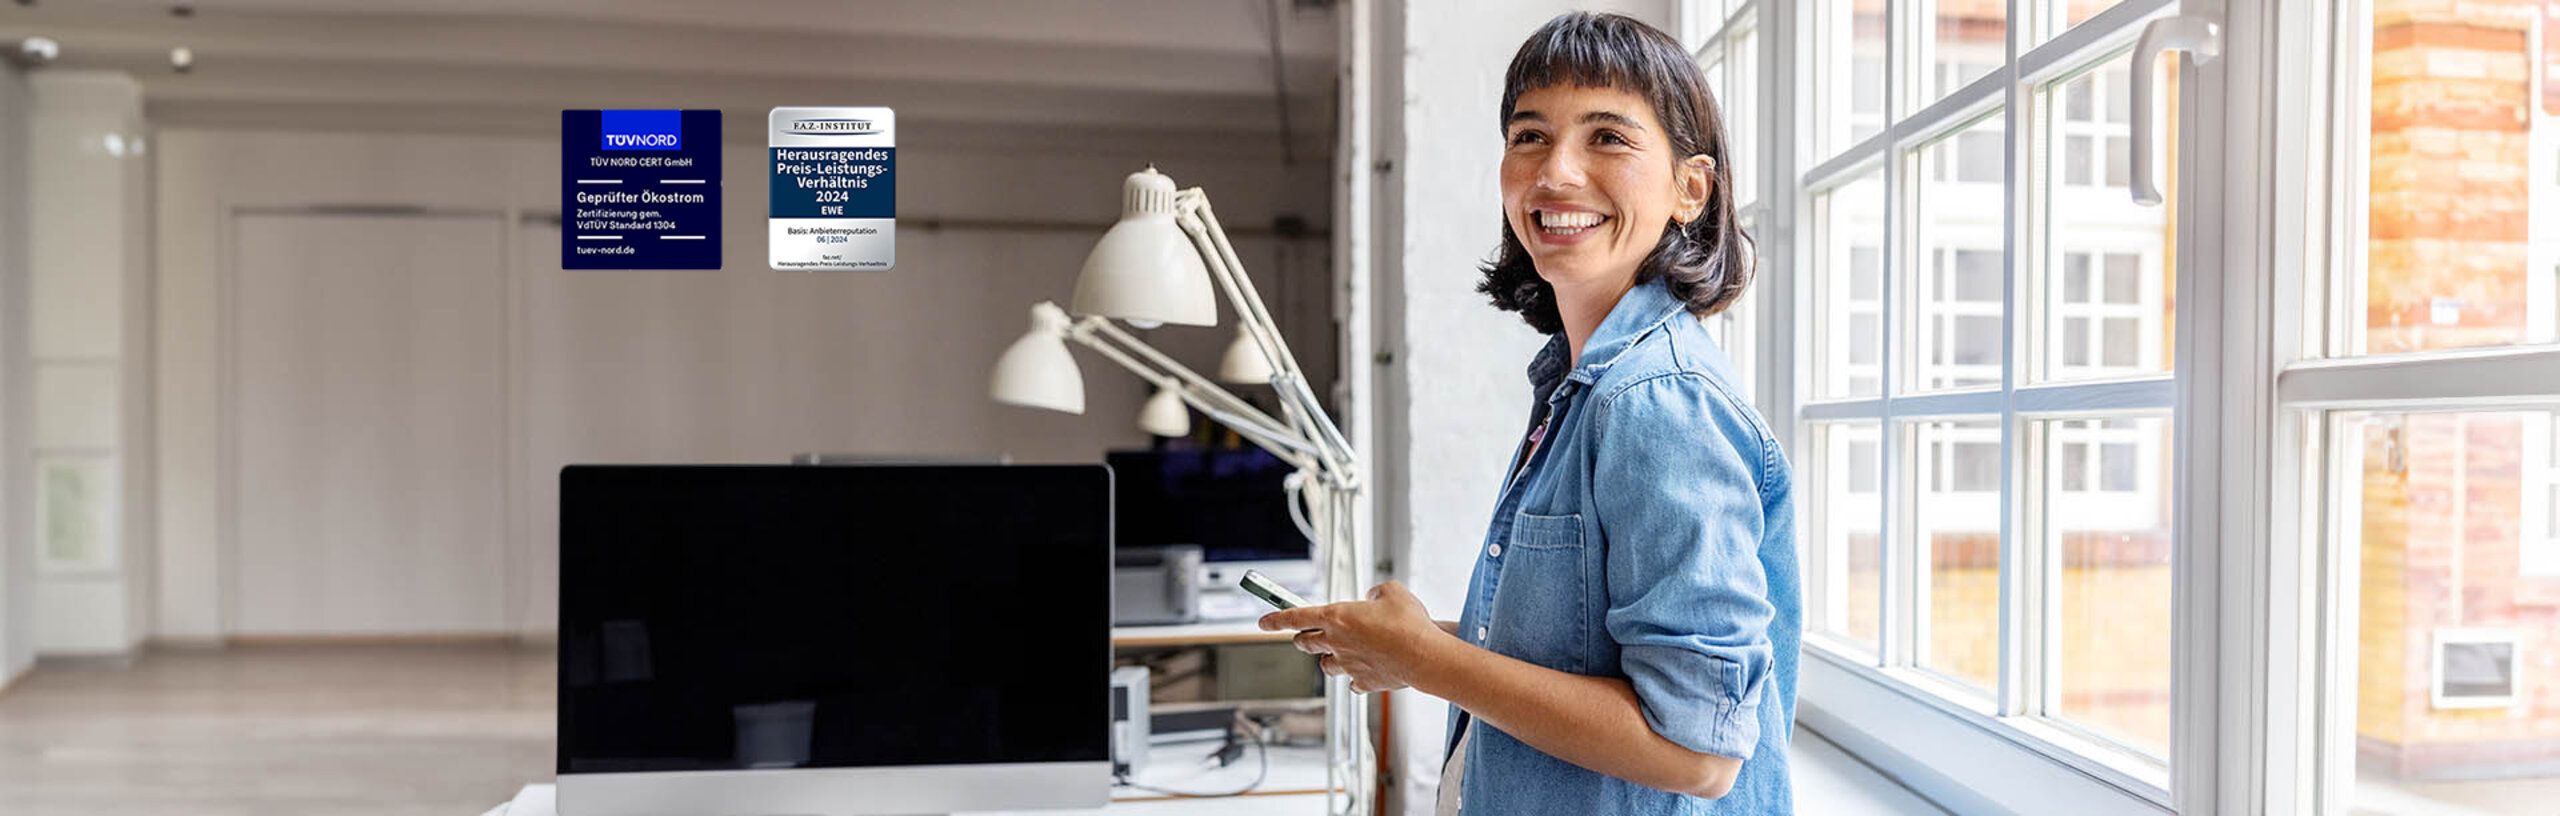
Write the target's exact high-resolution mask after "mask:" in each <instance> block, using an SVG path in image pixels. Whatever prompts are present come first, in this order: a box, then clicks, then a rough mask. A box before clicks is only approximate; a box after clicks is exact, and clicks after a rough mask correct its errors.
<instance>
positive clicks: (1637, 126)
mask: <svg viewBox="0 0 2560 816" xmlns="http://www.w3.org/2000/svg"><path fill="white" fill-rule="evenodd" d="M1593 122H1605V123H1608V124H1612V125H1617V126H1619V127H1622V128H1626V129H1628V130H1643V129H1644V123H1642V122H1638V121H1636V120H1635V119H1633V118H1630V117H1628V116H1627V115H1625V114H1621V113H1616V112H1612V111H1604V110H1602V111H1592V112H1590V113H1586V114H1583V115H1582V123H1583V124H1586V125H1588V124H1591V123H1593Z"/></svg>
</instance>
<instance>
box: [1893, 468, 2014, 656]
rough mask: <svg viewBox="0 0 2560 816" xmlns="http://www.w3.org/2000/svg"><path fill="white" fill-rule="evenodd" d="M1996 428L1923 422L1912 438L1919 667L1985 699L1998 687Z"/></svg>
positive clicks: (1998, 583) (1998, 550) (1997, 471)
mask: <svg viewBox="0 0 2560 816" xmlns="http://www.w3.org/2000/svg"><path fill="white" fill-rule="evenodd" d="M2000 425H2001V423H2000V421H1999V420H1997V419H1974V420H1955V421H1942V422H1922V423H1917V424H1915V425H1914V426H1913V429H1914V431H1915V433H1913V434H1912V435H1911V439H1912V441H1913V443H1914V444H1913V447H1914V448H1915V449H1916V450H1915V453H1916V456H1914V457H1913V459H1912V465H1913V469H1912V473H1913V474H1914V475H1915V476H1916V477H1917V480H1918V482H1919V492H1918V493H1917V494H1916V496H1917V498H1918V499H1919V501H1917V502H1916V503H1915V504H1914V505H1913V508H1914V510H1913V513H1914V516H1913V518H1914V522H1915V525H1916V527H1917V530H1916V533H1917V534H1916V535H1914V536H1913V537H1912V538H1913V541H1914V543H1916V544H1917V545H1918V552H1917V558H1916V560H1915V561H1914V563H1916V564H1919V565H1920V566H1921V568H1922V575H1921V581H1920V584H1921V586H1920V591H1919V600H1920V610H1921V611H1920V614H1921V630H1922V631H1923V632H1925V633H1926V634H1925V635H1924V636H1923V637H1922V638H1921V643H1920V644H1919V645H1920V648H1919V650H1918V654H1919V664H1920V665H1922V666H1925V667H1928V668H1930V669H1934V670H1936V671H1938V672H1940V673H1943V674H1946V675H1947V676H1949V677H1952V678H1955V679H1957V680H1959V681H1962V682H1964V683H1967V684H1970V685H1972V686H1974V687H1976V688H1979V689H1981V690H1983V691H1985V692H1990V691H1993V690H1996V689H1998V688H1999V685H2000V681H1999V677H2000V471H2001V469H2002V468H2001V462H2000Z"/></svg>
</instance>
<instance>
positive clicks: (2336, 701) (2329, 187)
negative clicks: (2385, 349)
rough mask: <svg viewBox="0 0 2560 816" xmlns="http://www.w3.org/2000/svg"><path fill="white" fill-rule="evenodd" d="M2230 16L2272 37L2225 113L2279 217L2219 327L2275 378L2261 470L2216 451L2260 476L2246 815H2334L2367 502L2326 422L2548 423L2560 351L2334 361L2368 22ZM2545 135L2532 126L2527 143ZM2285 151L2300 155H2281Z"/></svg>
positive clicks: (2358, 178) (2321, 13)
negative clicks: (2243, 301)
mask: <svg viewBox="0 0 2560 816" xmlns="http://www.w3.org/2000/svg"><path fill="white" fill-rule="evenodd" d="M2229 2H2231V3H2232V4H2233V5H2234V6H2235V7H2239V8H2245V9H2246V10H2247V11H2249V12H2250V13H2249V14H2248V15H2247V16H2246V17H2236V18H2235V20H2239V19H2246V20H2248V21H2250V22H2253V23H2256V24H2258V25H2261V26H2263V27H2264V28H2265V30H2266V31H2267V32H2268V34H2267V35H2266V39H2267V43H2266V45H2265V46H2264V48H2263V50H2264V53H2260V54H2252V55H2249V56H2250V58H2249V59H2248V61H2247V64H2248V65H2249V66H2251V67H2253V68H2254V69H2256V70H2257V71H2260V72H2261V73H2260V74H2259V75H2258V77H2253V78H2262V79H2261V81H2262V82H2264V83H2265V88H2264V90H2263V91H2262V92H2253V93H2248V94H2244V93H2243V92H2242V91H2241V90H2240V89H2241V88H2242V86H2243V83H2244V80H2243V78H2242V76H2241V75H2240V74H2239V73H2237V70H2238V69H2239V68H2240V67H2241V64H2239V63H2235V65H2234V70H2235V73H2234V74H2233V75H2232V78H2231V82H2232V86H2231V87H2232V89H2233V95H2234V98H2235V99H2234V101H2235V104H2234V105H2233V106H2232V110H2233V111H2245V112H2248V113H2251V114H2253V118H2255V119H2259V120H2263V122H2264V124H2265V126H2267V127H2269V128H2270V129H2271V131H2272V132H2271V133H2270V134H2269V135H2270V138H2268V139H2266V140H2264V142H2263V144H2262V146H2261V147H2259V148H2258V149H2257V151H2256V153H2255V155H2254V156H2253V158H2254V160H2255V161H2256V162H2257V163H2258V164H2259V166H2262V167H2265V168H2267V170H2268V172H2267V173H2266V187H2265V192H2264V194H2263V196H2262V199H2263V205H2264V206H2265V207H2266V208H2267V209H2266V212H2268V213H2272V214H2274V215H2275V216H2276V217H2273V218H2270V219H2268V220H2267V221H2266V222H2265V223H2263V224H2261V225H2259V231H2258V235H2259V236H2262V239H2261V240H2260V241H2259V244H2260V245H2259V246H2258V247H2257V249H2259V250H2261V251H2263V252H2264V253H2265V255H2264V256H2263V258H2264V260H2265V261H2266V262H2267V263H2268V264H2269V265H2270V271H2271V272H2272V274H2269V275H2266V276H2264V279H2265V280H2267V281H2269V282H2270V285H2271V288H2266V287H2261V288H2260V290H2259V291H2256V292H2253V293H2251V297H2252V298H2253V299H2254V304H2253V305H2256V306H2259V307H2262V308H2263V309H2264V311H2263V312H2259V313H2258V314H2259V315H2261V317H2260V318H2259V319H2258V320H2257V322H2256V323H2254V324H2253V323H2250V322H2249V321H2246V320H2234V321H2233V322H2232V323H2231V325H2232V326H2233V327H2235V328H2245V329H2249V330H2255V331H2258V332H2260V334H2258V335H2257V336H2255V337H2252V338H2251V340H2252V342H2250V343H2243V344H2235V345H2237V346H2243V348H2226V350H2225V352H2226V355H2227V356H2229V355H2249V356H2253V357H2255V358H2256V359H2257V360H2263V361H2266V362H2265V363H2264V364H2265V365H2267V366H2268V373H2270V374H2271V375H2272V377H2271V378H2270V379H2271V382H2261V383H2256V384H2253V387H2254V390H2255V392H2256V393H2255V394H2254V395H2253V399H2255V400H2258V402H2257V405H2259V406H2263V408H2262V411H2263V413H2262V415H2260V416H2256V417H2252V418H2251V421H2252V422H2255V423H2263V424H2264V425H2265V426H2266V427H2268V428H2270V429H2271V431H2272V432H2271V433H2269V434H2268V435H2267V436H2266V437H2265V439H2266V440H2267V441H2266V443H2265V446H2264V448H2263V449H2262V450H2261V451H2257V452H2255V453H2257V454H2259V455H2262V456H2263V457H2264V458H2263V461H2262V463H2261V466H2259V467H2256V468H2252V467H2250V466H2249V464H2248V463H2247V462H2244V461H2236V460H2235V458H2234V457H2235V455H2240V454H2243V453H2245V452H2240V451H2226V452H2225V453H2224V458H2225V469H2226V470H2227V471H2228V472H2231V473H2234V474H2240V475H2244V476H2246V477H2247V478H2249V479H2252V480H2255V484H2253V485H2251V487H2252V488H2254V489H2262V490H2264V491H2266V492H2265V493H2264V494H2263V495H2266V496H2268V497H2269V498H2270V499H2271V506H2270V507H2269V508H2268V510H2269V512H2267V514H2266V516H2265V519H2264V524H2265V527H2264V531H2265V533H2264V535H2265V538H2264V540H2265V545H2264V547H2263V549H2262V550H2260V551H2259V553H2258V554H2259V555H2262V556H2263V557H2264V558H2265V560H2264V561H2263V565H2264V570H2265V578H2264V580H2263V582H2262V583H2261V584H2260V586H2261V587H2263V589H2264V594H2263V597H2262V599H2263V601H2264V605H2263V607H2261V609H2260V611H2261V612H2263V613H2264V614H2265V619H2264V620H2263V623H2264V624H2265V626H2264V628H2263V629H2262V630H2259V631H2257V632H2253V633H2251V634H2254V635H2257V636H2259V637H2261V638H2262V639H2263V640H2262V642H2264V643H2265V644H2267V648H2266V650H2265V651H2264V652H2263V654H2265V655H2267V656H2268V659H2267V660H2266V661H2265V663H2264V664H2263V665H2260V666H2257V667H2255V668H2256V669H2258V670H2260V671H2262V672H2263V674H2262V675H2260V676H2261V677H2262V678H2263V684H2264V688H2263V693H2264V694H2265V695H2266V700H2267V701H2268V702H2267V704H2265V705H2263V706H2262V707H2261V711H2260V712H2259V713H2260V714H2261V715H2262V717H2261V719H2259V720H2256V721H2255V722H2252V723H2249V724H2250V725H2252V726H2255V727H2258V728H2260V729H2262V733H2263V734H2264V735H2265V737H2266V739H2265V742H2264V745H2263V749H2264V750H2265V751H2266V753H2265V754H2264V756H2265V757H2266V764H2265V765H2264V766H2263V768H2262V769H2260V773H2259V775H2258V782H2259V783H2260V784H2259V786H2258V787H2257V788H2256V789H2255V790H2252V791H2249V793H2253V794H2255V795H2256V798H2255V799H2254V800H2247V802H2248V803H2249V804H2251V805H2253V806H2256V807H2261V808H2263V811H2262V812H2266V813H2307V814H2330V815H2334V816H2343V814H2346V813H2348V812H2349V808H2350V806H2351V805H2352V803H2353V794H2354V784H2355V776H2356V771H2355V728H2356V723H2355V718H2356V711H2355V699H2356V672H2354V671H2327V669H2328V668H2329V667H2331V666H2333V665H2336V664H2338V663H2342V662H2347V661H2351V660H2352V659H2353V655H2354V654H2355V653H2356V641H2357V626H2358V621H2357V610H2358V598H2357V593H2358V590H2359V580H2358V578H2359V558H2360V556H2361V549H2362V547H2361V542H2360V541H2359V540H2358V536H2357V532H2358V530H2359V529H2360V527H2361V520H2362V515H2363V514H2362V508H2361V506H2360V497H2361V492H2362V491H2360V490H2352V489H2344V490H2341V489H2337V488H2339V487H2342V486H2348V485H2355V484H2358V483H2359V482H2360V480H2361V479H2362V472H2361V467H2360V465H2359V464H2358V461H2359V460H2358V457H2354V456H2344V455H2327V453H2328V452H2329V451H2337V450H2352V449H2351V448H2347V447H2346V446H2347V445H2350V444H2354V443H2355V442H2356V441H2357V440H2356V439H2355V437H2354V435H2353V428H2351V427H2348V426H2347V425H2346V423H2343V422H2341V421H2339V418H2338V417H2337V414H2338V413H2339V412H2347V411H2482V410H2514V409H2547V408H2550V407H2552V406H2553V405H2555V404H2560V387H2555V386H2554V385H2553V383H2560V346H2555V345H2548V344H2546V345H2528V346H2515V347H2497V348H2478V349H2462V350H2452V351H2436V352H2423V353H2406V354H2380V355H2371V356H2346V355H2347V354H2348V353H2349V352H2351V351H2354V350H2357V349H2361V348H2362V346H2363V344H2362V342H2361V341H2362V336H2361V335H2362V326H2363V323H2364V321H2363V320H2361V319H2355V318H2356V317H2357V316H2355V315H2351V314H2349V311H2350V309H2351V308H2352V306H2353V305H2354V304H2360V303H2361V302H2362V300H2363V298H2362V295H2363V290H2362V287H2363V281H2364V277H2365V274H2364V269H2363V267H2362V261H2363V258H2364V255H2363V248H2364V246H2365V243H2364V242H2365V220H2366V213H2368V212H2369V202H2368V200H2367V196H2366V191H2367V189H2368V188H2367V184H2368V181H2367V177H2366V176H2367V174H2366V166H2365V165H2366V163H2367V162H2368V159H2367V157H2366V153H2365V149H2366V142H2367V140H2368V137H2367V133H2366V130H2367V128H2365V127H2363V126H2362V124H2361V123H2363V122H2367V121H2370V120H2369V113H2368V111H2367V109H2366V107H2365V105H2366V103H2367V102H2368V101H2369V97H2368V94H2369V89H2370V88H2371V86H2372V81H2371V73H2370V58H2371V56H2372V53H2373V44H2372V40H2371V25H2370V22H2371V20H2372V14H2373V10H2372V7H2371V5H2370V3H2369V0H2330V2H2325V3H2318V4H2310V5H2296V4H2294V3H2290V2H2277V0H2229ZM2232 42H2238V41H2237V40H2236V39H2235V40H2232ZM2535 42H2536V44H2538V39H2536V40H2535ZM2234 56H2240V55H2238V54H2235V55H2234ZM2535 105H2536V106H2537V108H2538V107H2539V100H2538V99H2536V100H2535ZM2536 119H2537V124H2540V123H2541V122H2542V121H2548V119H2547V118H2546V117H2541V116H2537V117H2536ZM2247 135H2248V134H2244V133H2241V132H2238V131H2235V132H2234V133H2232V139H2233V141H2232V143H2233V144H2246V142H2243V141H2241V139H2243V138H2245V137H2246V136H2247ZM2540 135H2541V134H2540V133H2539V128H2537V133H2536V137H2537V141H2540ZM2287 139H2291V140H2293V141H2292V142H2291V144H2293V145H2310V146H2311V147H2312V149H2310V150H2300V149H2287V148H2280V147H2278V145H2279V144H2282V143H2284V141H2285V140H2287ZM2547 152H2548V151H2547V150H2545V149H2544V146H2543V145H2539V144H2537V145H2536V146H2535V156H2536V157H2537V158H2536V168H2535V170H2536V172H2540V171H2543V170H2545V169H2547V168H2548V167H2549V166H2548V165H2545V164H2542V163H2541V161H2542V158H2543V157H2544V155H2545V154H2546V153H2547ZM2233 206H2234V207H2235V209H2236V208H2237V207H2238V206H2239V203H2238V202H2234V203H2233ZM2532 206H2533V208H2534V212H2535V213H2536V217H2543V216H2544V215H2545V213H2546V212H2547V208H2545V207H2544V206H2542V201H2541V200H2539V199H2537V200H2535V201H2534V203H2533V205H2532ZM2293 214H2300V215H2301V216H2302V217H2299V218H2293V217H2289V216H2291V215H2293ZM2234 234H2235V235H2237V234H2240V233H2239V232H2238V231H2234ZM2545 260H2546V258H2544V257H2537V258H2536V259H2535V261H2534V262H2535V263H2536V264H2537V265H2539V264H2541V263H2542V262H2544V261H2545ZM2538 277H2540V276H2534V277H2529V278H2528V280H2529V281H2532V280H2535V279H2537V278H2538ZM2236 289H2238V287H2226V289H2225V291H2226V293H2227V292H2230V291H2235V290H2236ZM2537 294H2547V293H2541V292H2538V293H2537ZM2232 308H2235V309H2237V308H2239V304H2234V305H2233V306H2232ZM2532 322H2533V321H2532V320H2530V319H2529V320H2528V323H2529V324H2530V323H2532ZM2333 329H2334V330H2333ZM2247 346H2254V348H2247ZM2532 427H2533V423H2528V424H2527V428H2528V429H2530V428H2532ZM2546 450H2547V446H2546ZM2528 481H2530V480H2528ZM2546 518H2547V514H2546ZM2225 628H2226V631H2229V627H2228V626H2226V627H2225ZM2225 671H2226V673H2227V672H2229V671H2230V669H2229V668H2226V669H2225Z"/></svg>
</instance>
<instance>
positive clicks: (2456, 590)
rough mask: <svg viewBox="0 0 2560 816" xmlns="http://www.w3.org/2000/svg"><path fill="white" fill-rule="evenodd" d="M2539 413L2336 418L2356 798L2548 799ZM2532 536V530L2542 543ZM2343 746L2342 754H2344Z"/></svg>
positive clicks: (2549, 657)
mask: <svg viewBox="0 0 2560 816" xmlns="http://www.w3.org/2000/svg"><path fill="white" fill-rule="evenodd" d="M2552 421H2553V415H2552V414H2551V413H2550V412H2548V411H2538V410H2537V411H2495V412H2473V413H2408V414H2394V413H2373V414H2365V415H2356V414H2348V415H2342V416H2339V417H2337V422H2336V427H2337V428H2338V431H2337V434H2336V436H2334V437H2333V439H2334V445H2333V447H2332V448H2331V456H2333V457H2336V458H2337V459H2339V460H2340V461H2338V463H2337V464H2338V465H2339V467H2338V468H2337V469H2336V470H2334V471H2333V472H2335V473H2338V474H2340V477H2341V478H2340V479H2339V481H2341V482H2343V484H2340V485H2338V486H2337V487H2336V488H2334V490H2335V492H2333V493H2332V494H2331V495H2330V497H2329V501H2330V502H2332V503H2334V504H2335V505H2336V506H2337V507H2339V508H2340V513H2339V516H2340V521H2341V522H2342V523H2340V524H2337V525H2335V527H2337V528H2339V532H2338V533H2337V535H2338V536H2339V537H2340V541H2339V544H2338V545H2337V546H2338V547H2339V549H2338V550H2337V551H2334V552H2333V554H2332V556H2331V557H2332V558H2334V559H2338V560H2339V562H2340V563H2342V564H2345V565H2347V567H2348V569H2349V570H2351V571H2350V572H2348V573H2347V575H2346V576H2344V578H2343V580H2344V582H2345V583H2346V585H2347V586H2346V587H2345V589H2344V591H2346V592H2349V593H2352V594H2351V595H2350V596H2349V597H2350V598H2352V601H2353V603H2354V605H2355V610H2356V612H2355V615H2356V625H2357V629H2356V630H2355V631H2353V632H2350V633H2348V634H2349V638H2348V640H2349V642H2351V643H2353V644H2354V647H2353V654H2352V656H2348V657H2342V658H2341V660H2342V662H2343V663H2344V665H2338V666H2334V667H2332V669H2331V670H2332V671H2341V672H2344V671H2352V672H2354V675H2353V676H2354V677H2355V679H2356V682H2355V683H2354V684H2353V692H2352V694H2353V699H2351V700H2347V701H2340V703H2339V704H2340V705H2345V706H2349V707H2350V708H2349V709H2348V710H2350V711H2352V712H2354V717H2355V745H2356V748H2355V750H2356V756H2355V758H2354V761H2353V763H2352V764H2353V766H2354V767H2355V789H2354V802H2353V803H2352V804H2353V810H2354V811H2355V812H2357V813H2391V814H2401V813H2549V812H2551V810H2552V805H2551V803H2552V802H2553V801H2554V800H2555V799H2560V770H2555V769H2560V765H2555V764H2554V763H2553V762H2552V758H2553V757H2555V756H2560V683H2555V682H2553V681H2554V678H2555V676H2560V674H2555V673H2556V672H2560V661H2555V659H2554V656H2555V655H2560V571H2553V570H2552V569H2549V568H2548V567H2549V565H2548V564H2547V562H2538V561H2537V560H2536V559H2535V558H2533V557H2532V555H2531V553H2532V552H2533V550H2534V548H2532V547H2529V546H2527V544H2528V539H2530V538H2534V537H2538V536H2539V535H2546V534H2547V533H2542V532H2540V531H2539V530H2537V528H2538V527H2539V525H2537V524H2534V523H2532V521H2531V520H2532V519H2533V518H2534V517H2535V516H2537V515H2540V514H2541V513H2540V511H2541V510H2542V508H2540V507H2537V506H2535V505H2536V504H2537V503H2538V502H2537V500H2536V499H2535V498H2534V497H2535V496H2537V495H2541V494H2542V493H2543V492H2544V490H2545V489H2546V488H2547V486H2548V484H2549V482H2550V471H2551V466H2552V464H2553V462H2552V461H2551V454H2552V451H2551V446H2550V443H2549V442H2547V441H2543V442H2541V444H2535V442H2536V441H2538V440H2548V439H2549V438H2550V436H2551V434H2552ZM2537 543H2538V542H2537ZM2342 759H2343V758H2342Z"/></svg>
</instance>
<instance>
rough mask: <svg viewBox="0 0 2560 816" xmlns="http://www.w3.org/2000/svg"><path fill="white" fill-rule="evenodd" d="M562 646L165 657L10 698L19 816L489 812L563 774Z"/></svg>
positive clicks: (6, 773) (4, 755)
mask: <svg viewBox="0 0 2560 816" xmlns="http://www.w3.org/2000/svg"><path fill="white" fill-rule="evenodd" d="M554 665H555V664H554V661H553V658H552V650H551V648H550V647H548V646H540V647H528V646H510V645H500V644H480V645H417V646H405V645H404V646H349V645H329V646H245V647H234V648H230V649H224V650H219V651H191V650H157V651H150V652H146V653H145V654H144V655H143V656H142V657H141V658H139V659H136V660H132V661H126V662H122V663H117V664H109V663H71V664H64V663H59V662H48V663H44V664H40V665H38V666H37V668H36V669H35V670H34V671H32V672H30V673H28V674H27V675H26V676H25V677H22V678H20V679H19V681H18V682H17V683H16V684H15V685H13V686H11V687H10V688H9V690H8V691H7V693H5V694H0V814H7V816H75V814H76V815H77V816H124V815H125V814H132V816H164V815H166V816H181V815H183V816H234V815H235V814H236V816H252V814H255V816H304V814H310V815H311V816H321V814H327V816H346V815H347V814H396V815H397V816H408V814H417V816H430V814H432V816H478V814H480V813H482V812H484V811H486V810H488V809H489V808H490V807H492V806H494V805H496V804H498V803H500V802H504V801H506V800H507V799H508V798H509V797H511V796H514V795H515V792H516V789H517V788H519V787H521V786H523V785H524V784H525V783H526V782H534V781H548V780H550V779H551V777H552V736H551V734H552V726H553V720H552V712H553V700H554V697H555V693H554V690H553V666H554Z"/></svg>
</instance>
